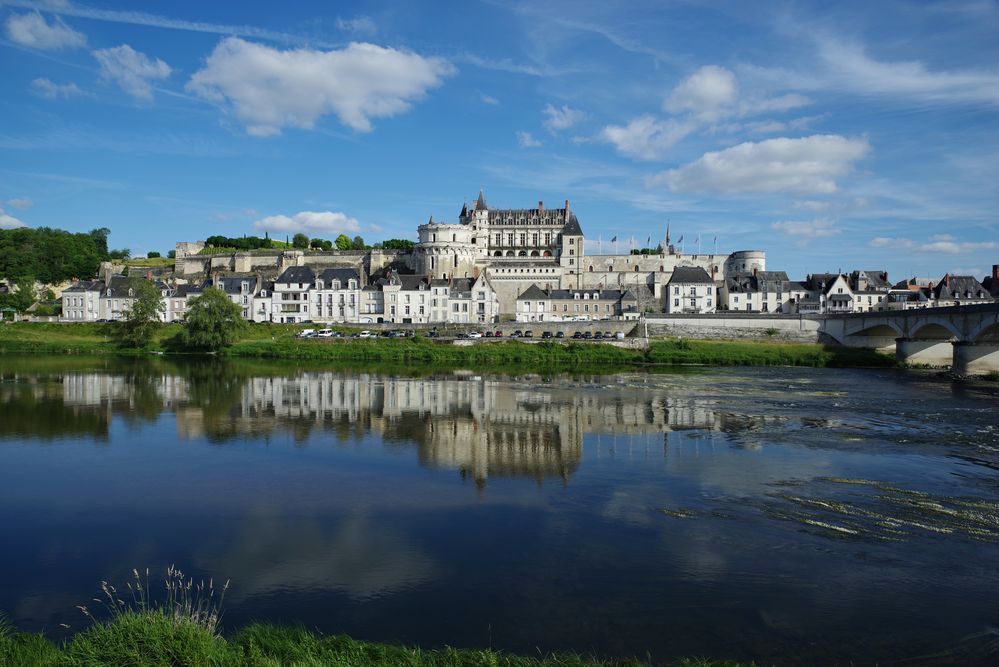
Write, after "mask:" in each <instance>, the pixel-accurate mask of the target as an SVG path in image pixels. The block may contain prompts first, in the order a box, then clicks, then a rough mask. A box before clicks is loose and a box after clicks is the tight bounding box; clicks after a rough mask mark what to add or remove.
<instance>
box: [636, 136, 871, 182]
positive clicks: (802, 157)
mask: <svg viewBox="0 0 999 667" xmlns="http://www.w3.org/2000/svg"><path fill="white" fill-rule="evenodd" d="M869 151H870V144H868V142H867V140H866V139H849V138H847V137H842V136H839V135H833V134H816V135H813V136H810V137H803V138H800V139H788V138H783V137H782V138H778V139H767V140H766V141H761V142H759V143H754V142H746V143H742V144H739V145H737V146H733V147H731V148H726V149H725V150H722V151H717V152H710V153H705V154H704V155H703V156H701V157H700V158H699V159H697V160H695V161H694V162H691V163H690V164H687V165H685V166H683V167H680V168H679V169H671V170H669V171H665V172H663V173H661V174H659V175H657V176H654V177H652V178H651V179H650V184H653V185H654V184H660V183H665V184H666V185H668V186H669V188H670V190H672V191H674V192H701V191H715V192H722V193H740V192H799V193H804V194H828V193H832V192H836V189H837V185H836V178H838V177H840V176H843V175H844V174H846V173H847V172H849V171H850V169H851V168H852V166H853V163H854V162H855V161H856V160H859V159H861V158H863V157H864V156H865V155H867V154H868V152H869Z"/></svg>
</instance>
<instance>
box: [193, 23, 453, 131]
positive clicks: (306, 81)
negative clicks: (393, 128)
mask: <svg viewBox="0 0 999 667" xmlns="http://www.w3.org/2000/svg"><path fill="white" fill-rule="evenodd" d="M454 72H455V69H454V67H453V66H452V65H451V64H450V63H449V62H447V61H446V60H444V59H442V58H424V57H423V56H420V55H417V54H415V53H410V52H408V51H400V50H396V49H391V48H383V47H380V46H376V45H374V44H366V43H358V42H354V43H351V44H350V45H349V46H347V47H346V48H344V49H339V50H333V51H318V50H312V49H294V50H288V51H280V50H278V49H273V48H271V47H269V46H264V45H262V44H254V43H251V42H247V41H245V40H242V39H239V38H238V37H229V38H227V39H224V40H222V41H221V42H220V43H219V44H218V46H216V47H215V50H214V51H213V52H212V53H211V55H210V56H208V59H207V61H206V62H205V66H204V67H203V68H202V69H200V70H198V71H197V72H195V73H194V75H193V76H192V77H191V80H190V81H189V82H188V84H187V90H189V91H190V92H192V93H194V94H196V95H199V96H200V97H203V98H205V99H207V100H211V101H213V102H217V103H218V104H220V105H224V106H226V107H229V108H231V109H232V111H233V113H234V114H235V115H236V117H237V118H239V119H240V120H241V121H242V122H243V123H245V124H246V129H247V132H249V133H250V134H252V135H255V136H260V137H265V136H272V135H276V134H280V132H281V129H282V128H283V127H298V128H302V129H311V128H312V127H313V126H314V125H315V123H316V120H318V119H319V118H320V117H321V116H324V115H326V114H329V113H332V114H335V115H336V116H337V118H339V119H340V121H341V122H342V123H343V124H344V125H347V126H348V127H350V128H352V129H354V130H356V131H358V132H370V131H371V129H372V126H371V120H372V119H373V118H388V117H391V116H395V115H398V114H401V113H403V112H405V111H408V110H409V108H410V106H411V105H412V102H413V101H415V100H418V99H421V98H423V97H424V96H425V95H426V93H427V91H428V90H430V89H431V88H436V87H437V86H439V85H441V83H442V82H443V80H444V79H445V78H446V77H448V76H451V75H452V74H453V73H454Z"/></svg>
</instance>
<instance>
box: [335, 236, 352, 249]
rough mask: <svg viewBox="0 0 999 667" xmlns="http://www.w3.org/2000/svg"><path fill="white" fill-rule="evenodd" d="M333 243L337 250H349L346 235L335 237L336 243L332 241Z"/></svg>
mask: <svg viewBox="0 0 999 667" xmlns="http://www.w3.org/2000/svg"><path fill="white" fill-rule="evenodd" d="M334 243H335V244H336V249H337V250H350V237H349V236H347V235H346V234H341V235H340V236H338V237H336V241H334Z"/></svg>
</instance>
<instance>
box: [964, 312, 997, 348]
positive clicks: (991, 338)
mask: <svg viewBox="0 0 999 667" xmlns="http://www.w3.org/2000/svg"><path fill="white" fill-rule="evenodd" d="M968 340H969V341H971V342H972V343H999V317H997V318H996V320H995V321H993V322H988V321H986V322H982V325H981V326H980V327H978V330H977V331H975V332H974V333H972V334H971V336H969V338H968Z"/></svg>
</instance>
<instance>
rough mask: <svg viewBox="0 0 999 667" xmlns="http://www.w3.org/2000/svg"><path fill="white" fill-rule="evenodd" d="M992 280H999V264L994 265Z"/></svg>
mask: <svg viewBox="0 0 999 667" xmlns="http://www.w3.org/2000/svg"><path fill="white" fill-rule="evenodd" d="M992 279H993V280H999V264H993V265H992Z"/></svg>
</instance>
